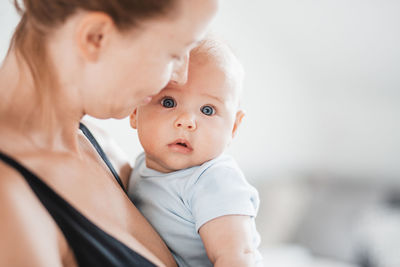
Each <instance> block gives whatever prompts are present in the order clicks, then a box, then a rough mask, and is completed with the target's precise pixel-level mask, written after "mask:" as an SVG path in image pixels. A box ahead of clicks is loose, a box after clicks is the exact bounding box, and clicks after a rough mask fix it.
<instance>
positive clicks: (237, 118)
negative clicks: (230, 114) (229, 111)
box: [232, 110, 245, 138]
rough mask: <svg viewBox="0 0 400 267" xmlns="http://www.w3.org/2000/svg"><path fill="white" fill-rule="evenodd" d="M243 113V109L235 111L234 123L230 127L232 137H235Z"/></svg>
mask: <svg viewBox="0 0 400 267" xmlns="http://www.w3.org/2000/svg"><path fill="white" fill-rule="evenodd" d="M244 115H245V113H244V111H243V110H238V111H237V112H236V118H235V123H234V124H233V129H232V138H233V137H235V135H236V131H237V129H238V128H239V125H240V124H241V123H242V120H243V118H244Z"/></svg>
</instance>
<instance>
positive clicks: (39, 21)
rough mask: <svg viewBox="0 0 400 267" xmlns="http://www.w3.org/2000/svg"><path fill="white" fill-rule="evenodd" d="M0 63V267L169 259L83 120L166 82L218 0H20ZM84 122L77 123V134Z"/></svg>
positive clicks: (108, 114) (114, 112)
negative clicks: (21, 4)
mask: <svg viewBox="0 0 400 267" xmlns="http://www.w3.org/2000/svg"><path fill="white" fill-rule="evenodd" d="M16 7H17V9H18V10H19V11H20V12H21V13H22V19H21V22H20V23H19V25H18V27H17V29H16V31H15V33H14V36H13V39H12V42H11V45H10V49H9V52H8V55H7V57H6V59H5V60H4V62H3V65H2V67H1V69H0V92H1V98H0V129H1V130H0V151H1V152H0V176H1V179H0V214H1V220H0V236H1V240H0V266H51V267H54V266H78V265H79V266H153V265H158V266H165V265H166V266H175V262H174V260H173V257H172V256H171V254H170V253H169V251H168V249H167V247H166V246H165V244H164V243H163V242H162V240H161V239H160V237H159V236H158V235H157V233H156V232H155V231H154V230H153V229H152V228H151V226H150V225H149V224H148V223H147V222H146V220H145V219H144V218H143V217H142V216H141V215H140V213H139V212H138V211H137V210H136V208H135V207H134V206H133V205H132V204H131V203H130V201H129V199H128V198H127V196H126V194H125V192H124V184H126V179H127V175H128V173H127V172H126V171H125V172H124V166H126V162H124V161H123V160H120V161H119V163H118V164H116V165H114V166H112V165H111V164H110V162H109V161H108V159H107V157H106V156H105V155H104V154H103V153H102V151H101V148H99V147H98V146H97V145H96V142H95V141H94V140H93V139H92V138H91V135H90V132H88V130H87V128H85V127H84V126H83V125H81V126H80V120H81V118H82V116H84V115H85V114H88V115H91V116H93V117H96V118H123V117H126V116H128V115H129V114H130V113H131V112H132V111H133V110H134V108H135V106H137V105H139V104H144V103H147V102H149V101H150V100H151V96H152V95H155V94H157V93H158V92H159V91H160V90H161V89H162V87H164V86H165V85H166V84H167V83H168V82H169V81H170V80H171V81H172V82H177V83H181V82H184V81H185V80H186V73H187V64H186V63H187V60H188V56H187V55H188V53H189V51H190V49H191V48H192V47H193V46H194V45H195V43H196V42H197V41H198V40H200V39H201V38H202V36H203V35H204V33H205V30H206V28H207V26H208V24H209V22H210V20H211V18H212V17H213V16H214V14H215V12H216V9H217V0H163V1H157V0H138V1H127V0H112V1H105V0H58V1H53V0H24V8H20V7H19V6H18V4H17V3H16ZM79 128H81V130H82V131H81V130H79Z"/></svg>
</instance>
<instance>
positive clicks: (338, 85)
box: [0, 0, 400, 179]
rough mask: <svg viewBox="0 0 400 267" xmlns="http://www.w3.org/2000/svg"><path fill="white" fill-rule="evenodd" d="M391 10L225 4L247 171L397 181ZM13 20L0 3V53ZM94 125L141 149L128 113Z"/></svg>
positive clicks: (398, 41)
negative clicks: (240, 80)
mask: <svg viewBox="0 0 400 267" xmlns="http://www.w3.org/2000/svg"><path fill="white" fill-rule="evenodd" d="M399 12H400V1H396V0H301V1H299V0H274V1H268V0H252V1H243V0H241V1H239V0H225V1H224V2H223V4H222V7H221V11H220V13H219V15H218V18H217V20H216V21H215V23H214V31H215V32H217V33H218V34H220V35H222V36H223V37H224V38H225V39H226V40H228V41H229V42H230V44H231V45H232V46H233V48H234V49H235V50H236V52H237V54H238V56H239V57H240V59H241V61H242V62H243V64H244V67H245V69H246V73H247V76H246V81H245V95H244V98H243V105H244V107H245V109H246V111H247V117H246V119H245V121H244V123H243V125H242V126H243V127H242V128H241V129H240V131H239V134H238V136H237V139H236V140H235V141H234V143H233V145H232V147H231V149H230V151H231V153H233V154H234V155H235V156H236V158H237V159H238V161H239V163H240V165H241V166H242V167H243V169H244V171H245V172H246V173H247V174H248V175H250V176H259V177H260V176H263V175H265V176H266V177H267V176H269V175H271V174H276V173H287V174H295V175H296V174H304V173H306V174H309V173H311V174H312V173H334V174H339V175H343V176H349V177H350V176H351V177H361V178H363V177H366V176H368V177H376V178H379V179H385V178H386V179H393V178H399V176H400V163H399V159H400V125H399V121H400V49H399V47H400V34H399V30H400V16H399V15H398V14H399ZM16 21H17V19H16V16H15V14H14V13H13V10H12V7H11V5H10V4H9V3H8V2H7V1H4V0H3V1H2V2H1V3H0V57H1V58H2V57H3V56H4V55H5V52H6V50H7V47H8V40H9V37H10V33H11V30H12V28H13V27H14V25H15V23H16ZM1 58H0V59H1ZM100 124H101V125H102V126H104V127H106V128H108V129H109V130H110V132H111V133H112V135H114V136H115V138H116V139H117V142H119V143H120V144H121V145H122V146H123V148H124V149H125V151H126V152H127V153H128V154H130V155H131V156H132V157H134V156H135V155H136V154H137V153H138V152H139V151H140V146H139V144H138V142H137V140H136V135H135V133H134V132H133V130H130V128H129V125H128V122H127V121H126V120H122V121H113V120H109V121H103V122H101V123H100Z"/></svg>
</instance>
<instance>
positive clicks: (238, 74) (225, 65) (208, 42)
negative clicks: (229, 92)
mask: <svg viewBox="0 0 400 267" xmlns="http://www.w3.org/2000/svg"><path fill="white" fill-rule="evenodd" d="M190 60H191V61H192V62H195V63H197V64H205V63H207V62H210V61H212V62H213V63H215V64H217V65H218V66H219V67H220V68H222V69H223V70H224V72H225V73H226V75H227V76H228V78H229V82H230V83H231V86H233V87H235V90H236V91H237V94H238V98H240V95H241V92H242V90H243V80H244V68H243V66H242V64H241V63H240V61H239V60H238V58H237V57H236V55H235V53H234V51H233V50H232V48H231V47H230V46H229V45H228V44H227V43H226V42H225V41H223V40H222V39H220V38H218V37H216V36H214V35H208V36H207V37H206V38H205V39H204V40H202V41H201V42H200V43H199V45H198V46H196V47H195V48H194V49H193V50H192V51H191V53H190Z"/></svg>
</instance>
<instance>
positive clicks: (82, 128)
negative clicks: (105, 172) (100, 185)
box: [79, 122, 126, 192]
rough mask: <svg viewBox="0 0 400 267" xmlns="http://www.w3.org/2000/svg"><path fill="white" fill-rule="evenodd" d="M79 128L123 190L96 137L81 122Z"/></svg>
mask: <svg viewBox="0 0 400 267" xmlns="http://www.w3.org/2000/svg"><path fill="white" fill-rule="evenodd" d="M79 129H81V131H82V132H83V134H84V135H85V136H86V138H87V139H88V140H89V141H90V143H92V145H93V146H94V148H95V149H96V151H97V153H99V155H100V157H101V158H102V159H103V160H104V162H105V164H106V165H107V167H108V168H109V169H110V171H111V173H112V174H113V175H114V177H115V180H117V182H118V183H119V185H120V186H121V188H122V190H124V191H125V188H124V185H123V184H122V181H121V179H120V178H119V175H118V173H117V172H116V171H115V169H114V167H113V165H112V164H111V162H110V160H109V159H108V157H107V155H106V153H104V151H103V149H102V148H101V147H100V145H99V143H98V142H97V141H96V138H94V136H93V135H92V133H91V132H90V131H89V129H88V128H87V127H86V126H85V125H84V124H83V123H82V122H80V123H79ZM125 192H126V191H125Z"/></svg>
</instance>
